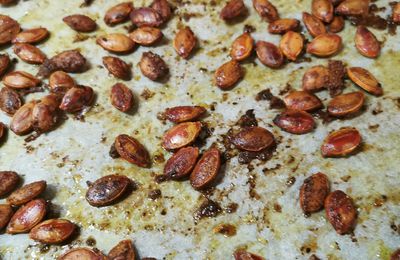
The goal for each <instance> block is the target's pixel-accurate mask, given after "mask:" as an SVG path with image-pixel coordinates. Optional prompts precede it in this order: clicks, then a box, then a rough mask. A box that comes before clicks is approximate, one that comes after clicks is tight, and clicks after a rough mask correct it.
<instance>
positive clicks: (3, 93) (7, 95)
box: [0, 87, 22, 116]
mask: <svg viewBox="0 0 400 260" xmlns="http://www.w3.org/2000/svg"><path fill="white" fill-rule="evenodd" d="M21 106H22V100H21V97H20V95H19V94H18V92H16V91H15V90H13V89H11V88H8V87H4V88H2V89H1V90H0V109H1V110H3V111H4V112H5V113H6V114H7V115H9V116H12V115H14V114H15V113H16V112H17V110H18V109H19V108H20V107H21Z"/></svg>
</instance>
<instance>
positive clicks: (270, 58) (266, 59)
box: [256, 41, 284, 69]
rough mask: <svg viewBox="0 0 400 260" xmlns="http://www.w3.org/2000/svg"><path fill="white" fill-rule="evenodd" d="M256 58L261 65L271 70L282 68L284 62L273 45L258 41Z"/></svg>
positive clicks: (279, 51) (279, 52) (281, 55)
mask: <svg viewBox="0 0 400 260" xmlns="http://www.w3.org/2000/svg"><path fill="white" fill-rule="evenodd" d="M256 52H257V57H258V59H259V60H260V61H261V63H262V64H264V65H265V66H268V67H270V68H273V69H277V68H280V67H282V65H283V62H284V57H283V53H282V52H281V50H280V49H279V48H278V46H276V45H275V44H273V43H270V42H264V41H258V42H257V44H256Z"/></svg>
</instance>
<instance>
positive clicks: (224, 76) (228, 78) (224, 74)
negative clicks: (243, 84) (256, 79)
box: [214, 60, 244, 90]
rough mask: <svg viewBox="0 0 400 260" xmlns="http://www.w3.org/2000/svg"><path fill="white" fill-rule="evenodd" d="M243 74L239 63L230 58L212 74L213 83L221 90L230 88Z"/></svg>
mask: <svg viewBox="0 0 400 260" xmlns="http://www.w3.org/2000/svg"><path fill="white" fill-rule="evenodd" d="M243 76H244V71H243V69H242V67H241V66H240V63H239V62H237V61H235V60H231V61H228V62H226V63H224V64H222V65H221V67H219V68H218V69H217V70H216V71H215V74H214V80H215V84H216V85H217V86H218V87H219V88H220V89H222V90H228V89H230V88H232V87H233V86H234V85H235V84H236V83H237V82H238V81H239V80H240V79H241V78H243Z"/></svg>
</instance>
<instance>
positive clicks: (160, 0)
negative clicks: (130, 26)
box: [150, 0, 172, 22]
mask: <svg viewBox="0 0 400 260" xmlns="http://www.w3.org/2000/svg"><path fill="white" fill-rule="evenodd" d="M150 7H151V8H152V9H154V10H156V12H157V13H159V14H160V15H161V17H162V19H163V22H166V21H167V20H168V19H169V18H170V17H171V14H172V11H171V7H170V5H169V3H168V1H167V0H154V1H153V3H151V5H150Z"/></svg>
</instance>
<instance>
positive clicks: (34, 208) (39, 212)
mask: <svg viewBox="0 0 400 260" xmlns="http://www.w3.org/2000/svg"><path fill="white" fill-rule="evenodd" d="M45 215H46V202H45V201H44V200H43V199H36V200H32V201H30V202H28V203H27V204H25V205H24V206H22V207H21V208H19V209H18V210H17V211H16V212H15V214H14V215H13V216H12V218H11V220H10V222H9V223H8V226H7V233H9V234H18V233H27V232H29V231H30V230H31V229H32V228H33V227H34V226H36V225H37V224H39V223H40V221H42V219H43V218H44V216H45Z"/></svg>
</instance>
